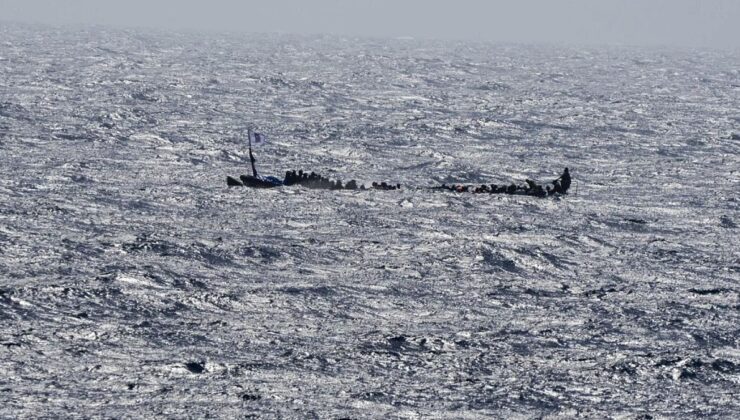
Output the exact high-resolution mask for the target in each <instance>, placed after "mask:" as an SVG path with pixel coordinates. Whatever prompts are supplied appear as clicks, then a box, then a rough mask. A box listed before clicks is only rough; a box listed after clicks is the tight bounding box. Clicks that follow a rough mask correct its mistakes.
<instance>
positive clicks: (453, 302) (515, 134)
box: [0, 24, 740, 418]
mask: <svg viewBox="0 0 740 420" xmlns="http://www.w3.org/2000/svg"><path fill="white" fill-rule="evenodd" d="M738 69H740V55H738V54H737V53H729V52H710V51H682V50H676V51H663V50H646V49H645V50H643V49H635V48H591V49H577V48H556V47H528V46H498V45H487V44H475V43H441V42H420V41H408V40H366V39H365V40H358V39H349V38H347V39H342V38H332V37H290V36H222V37H219V36H214V35H199V34H189V35H183V34H175V33H164V32H163V33H155V32H144V31H116V30H106V29H82V30H79V29H70V28H52V27H36V26H27V25H13V24H2V25H0V171H1V172H0V277H1V278H0V316H2V321H3V322H2V325H1V326H0V344H2V346H0V352H2V356H1V357H0V368H1V369H2V372H3V375H2V378H0V401H2V404H0V417H29V418H31V417H33V418H37V417H58V416H83V417H97V416H100V417H136V418H145V417H152V416H162V417H173V418H179V417H188V416H191V417H195V418H202V417H205V416H207V415H214V416H217V417H239V416H244V415H250V414H253V415H256V416H260V417H283V418H284V417H293V418H312V417H315V418H339V417H353V418H386V417H389V416H390V417H400V418H419V417H424V418H429V417H431V418H480V417H510V416H517V415H518V416H522V417H525V418H530V417H541V416H553V417H567V418H570V417H578V416H584V417H603V416H612V417H626V418H636V417H639V416H653V417H658V418H660V417H666V418H667V417H682V418H686V417H693V418H700V417H706V416H712V417H725V418H732V417H737V416H738V415H739V413H740V402H738V401H740V399H738V389H739V385H740V349H739V346H738V345H739V342H740V327H738V326H739V325H740V311H739V309H740V302H739V300H738V297H739V294H740V286H739V282H738V281H739V279H740V274H739V273H740V245H738V240H737V235H738V224H740V217H739V213H738V208H739V201H738V200H740V198H738V191H740V188H739V186H740V173H739V172H738V171H740V157H739V156H740V155H739V153H740V140H738V138H739V137H740V100H739V98H740V71H739V70H738ZM249 124H254V125H255V126H256V127H257V128H259V129H260V130H261V131H263V132H265V133H267V134H268V135H270V137H271V142H270V143H269V144H267V145H266V146H264V147H263V148H261V149H259V150H258V151H257V157H258V165H259V168H260V169H261V171H262V172H263V173H264V174H266V175H268V174H275V175H278V176H281V175H282V174H283V173H284V171H285V170H287V169H299V168H303V169H306V170H314V171H317V172H320V173H322V174H325V175H328V176H331V177H332V178H341V179H343V180H348V179H350V178H356V179H357V180H358V181H361V182H365V183H369V182H370V181H374V180H387V181H392V182H394V183H395V182H400V183H402V184H403V185H404V186H406V187H407V188H404V189H402V190H400V191H387V192H384V191H365V192H360V191H356V192H350V191H342V192H329V191H317V190H307V189H301V188H298V187H292V188H284V189H276V190H248V189H231V190H229V189H227V188H226V186H225V176H226V175H238V174H240V173H248V172H249V169H248V163H249V161H248V157H247V155H246V154H245V147H244V142H243V140H244V136H243V133H244V129H245V128H246V127H247V125H249ZM565 166H569V167H570V168H571V170H572V172H573V176H574V180H575V184H574V187H573V190H572V194H569V195H568V197H566V198H564V199H537V198H531V197H522V196H502V195H472V194H470V195H466V194H452V193H441V192H430V191H428V190H424V189H416V188H410V187H414V186H415V187H425V186H434V185H439V184H440V183H442V182H466V183H481V182H487V183H492V182H495V183H504V182H511V181H519V182H521V181H523V180H524V179H525V178H527V177H530V178H534V179H537V180H539V181H548V180H551V179H553V178H554V177H556V176H557V175H558V174H559V173H560V171H561V170H562V168H563V167H565Z"/></svg>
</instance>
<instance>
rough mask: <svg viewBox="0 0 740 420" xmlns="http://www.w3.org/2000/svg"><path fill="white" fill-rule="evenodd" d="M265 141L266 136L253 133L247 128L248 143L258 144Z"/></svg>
mask: <svg viewBox="0 0 740 420" xmlns="http://www.w3.org/2000/svg"><path fill="white" fill-rule="evenodd" d="M266 142H267V136H265V135H264V134H262V133H255V132H253V131H252V130H249V144H250V145H252V146H260V145H262V144H264V143H266Z"/></svg>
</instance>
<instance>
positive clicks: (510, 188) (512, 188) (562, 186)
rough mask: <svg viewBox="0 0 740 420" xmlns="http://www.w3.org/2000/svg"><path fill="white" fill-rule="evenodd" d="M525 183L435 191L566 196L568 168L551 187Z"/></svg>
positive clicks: (450, 186) (449, 186)
mask: <svg viewBox="0 0 740 420" xmlns="http://www.w3.org/2000/svg"><path fill="white" fill-rule="evenodd" d="M525 182H526V183H527V184H526V185H516V184H513V183H512V184H510V185H500V186H499V185H496V184H491V185H485V184H484V185H480V186H470V185H457V184H453V185H447V184H442V186H440V187H437V189H442V190H448V191H454V192H472V193H475V194H520V195H531V196H535V197H547V196H550V195H554V194H567V193H568V189H570V183H571V178H570V172H569V171H568V168H565V171H563V174H562V175H560V176H559V177H558V178H557V179H555V180H553V181H552V182H551V183H550V184H551V185H545V186H543V185H542V184H537V183H536V182H534V181H532V180H531V179H527V180H526V181H525Z"/></svg>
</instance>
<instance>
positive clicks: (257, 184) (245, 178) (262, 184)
mask: <svg viewBox="0 0 740 420" xmlns="http://www.w3.org/2000/svg"><path fill="white" fill-rule="evenodd" d="M239 179H241V181H242V184H244V186H245V187H249V188H275V187H279V186H280V184H276V183H274V182H270V181H265V180H264V179H260V178H255V177H253V176H250V175H242V176H240V177H239Z"/></svg>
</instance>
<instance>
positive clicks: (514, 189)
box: [506, 184, 518, 194]
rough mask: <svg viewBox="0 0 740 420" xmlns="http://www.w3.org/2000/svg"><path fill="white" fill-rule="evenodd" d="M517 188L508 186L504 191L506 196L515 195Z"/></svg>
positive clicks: (513, 185) (514, 185) (512, 185)
mask: <svg viewBox="0 0 740 420" xmlns="http://www.w3.org/2000/svg"><path fill="white" fill-rule="evenodd" d="M517 188H518V187H517V186H516V184H511V185H509V188H507V189H506V194H516V190H517Z"/></svg>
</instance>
